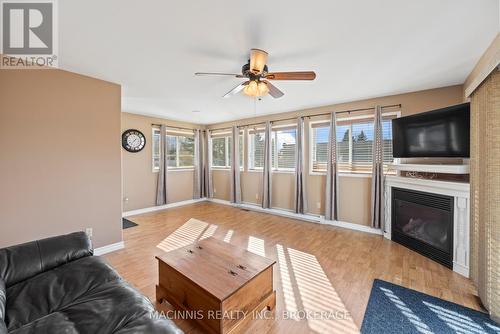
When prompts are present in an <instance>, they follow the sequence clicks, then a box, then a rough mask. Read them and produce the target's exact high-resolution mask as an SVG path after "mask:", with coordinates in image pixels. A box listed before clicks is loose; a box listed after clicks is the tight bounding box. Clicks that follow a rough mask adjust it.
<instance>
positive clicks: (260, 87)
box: [257, 81, 269, 96]
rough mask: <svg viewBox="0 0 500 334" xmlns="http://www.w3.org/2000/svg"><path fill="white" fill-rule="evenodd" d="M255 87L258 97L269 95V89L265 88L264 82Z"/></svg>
mask: <svg viewBox="0 0 500 334" xmlns="http://www.w3.org/2000/svg"><path fill="white" fill-rule="evenodd" d="M257 87H258V90H259V96H263V95H266V94H267V93H269V87H267V84H266V83H265V82H262V81H260V82H259V83H258V85H257Z"/></svg>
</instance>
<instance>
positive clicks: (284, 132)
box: [248, 126, 297, 171]
mask: <svg viewBox="0 0 500 334" xmlns="http://www.w3.org/2000/svg"><path fill="white" fill-rule="evenodd" d="M271 136H272V137H271V146H272V152H271V156H272V168H273V170H277V171H280V170H282V171H291V170H294V169H295V161H296V160H295V159H296V157H295V146H296V136H297V129H296V128H295V127H292V126H289V127H283V128H276V129H275V130H273V131H272V132H271ZM264 143H265V134H264V131H263V130H257V131H251V132H250V134H249V145H248V150H249V157H248V159H249V164H248V165H249V169H261V168H263V167H264Z"/></svg>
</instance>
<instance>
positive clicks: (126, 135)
mask: <svg viewBox="0 0 500 334" xmlns="http://www.w3.org/2000/svg"><path fill="white" fill-rule="evenodd" d="M145 145H146V137H144V134H143V133H142V132H141V131H139V130H135V129H129V130H126V131H125V132H123V134H122V146H123V148H124V149H126V150H127V151H129V152H132V153H137V152H140V151H141V150H142V149H143V148H144V146H145Z"/></svg>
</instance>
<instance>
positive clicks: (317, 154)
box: [311, 113, 397, 173]
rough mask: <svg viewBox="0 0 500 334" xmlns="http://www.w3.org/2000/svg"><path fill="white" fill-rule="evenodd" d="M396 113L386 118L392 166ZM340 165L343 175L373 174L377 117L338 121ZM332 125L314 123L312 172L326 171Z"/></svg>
mask: <svg viewBox="0 0 500 334" xmlns="http://www.w3.org/2000/svg"><path fill="white" fill-rule="evenodd" d="M396 116H397V115H396V113H386V114H384V115H383V119H382V142H383V151H384V163H391V162H392V161H393V157H392V119H393V118H395V117H396ZM335 130H336V134H337V138H336V139H337V162H338V167H339V171H340V172H344V173H370V172H371V169H372V149H373V116H367V117H363V118H358V117H356V118H343V119H337V126H336V129H335ZM329 132H330V124H329V123H328V122H322V123H312V124H311V171H312V172H325V171H326V167H327V155H328V136H329Z"/></svg>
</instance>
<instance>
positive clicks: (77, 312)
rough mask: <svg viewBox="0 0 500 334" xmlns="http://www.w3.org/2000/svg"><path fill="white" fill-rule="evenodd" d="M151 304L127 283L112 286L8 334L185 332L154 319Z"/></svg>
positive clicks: (122, 282)
mask: <svg viewBox="0 0 500 334" xmlns="http://www.w3.org/2000/svg"><path fill="white" fill-rule="evenodd" d="M153 312H154V308H153V306H152V305H151V303H150V302H149V300H148V299H147V298H146V297H144V296H142V295H141V294H140V293H138V292H137V291H136V290H135V289H134V288H132V287H131V286H130V285H128V284H127V283H125V282H124V281H115V282H109V283H106V284H103V285H101V286H100V287H99V288H98V289H95V290H93V291H89V293H88V294H86V295H84V296H81V297H79V298H78V299H77V300H75V301H73V302H72V303H71V304H69V305H67V306H66V307H63V308H62V309H60V310H57V311H55V312H53V313H50V314H49V315H47V316H45V317H42V318H39V319H36V320H34V321H32V322H30V323H27V324H25V325H23V326H21V327H18V328H16V329H10V328H9V334H25V333H50V334H57V333H80V334H85V333H89V334H91V333H92V334H98V333H103V334H105V333H165V334H180V333H182V331H181V330H180V329H178V328H177V326H176V325H175V324H173V322H172V321H170V320H165V319H162V320H159V319H154V318H153V317H152V314H153Z"/></svg>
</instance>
